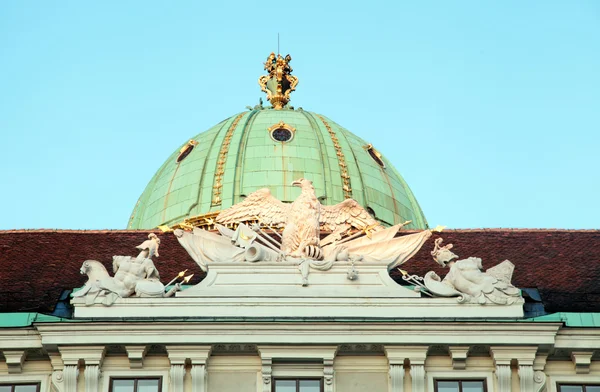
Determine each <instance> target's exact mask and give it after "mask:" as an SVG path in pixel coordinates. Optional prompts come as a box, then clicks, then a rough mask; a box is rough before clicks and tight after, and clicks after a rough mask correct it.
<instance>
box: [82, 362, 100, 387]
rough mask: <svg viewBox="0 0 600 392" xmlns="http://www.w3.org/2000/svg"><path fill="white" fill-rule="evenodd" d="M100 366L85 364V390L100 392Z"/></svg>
mask: <svg viewBox="0 0 600 392" xmlns="http://www.w3.org/2000/svg"><path fill="white" fill-rule="evenodd" d="M99 383H100V366H99V365H86V366H85V392H98V391H99V390H100V385H99Z"/></svg>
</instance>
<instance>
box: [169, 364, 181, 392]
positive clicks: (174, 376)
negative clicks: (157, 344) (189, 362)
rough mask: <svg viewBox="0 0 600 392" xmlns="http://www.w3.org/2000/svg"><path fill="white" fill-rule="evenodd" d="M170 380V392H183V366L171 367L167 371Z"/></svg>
mask: <svg viewBox="0 0 600 392" xmlns="http://www.w3.org/2000/svg"><path fill="white" fill-rule="evenodd" d="M169 376H170V378H171V389H170V391H172V392H183V379H184V377H185V366H184V365H171V370H170V371H169Z"/></svg>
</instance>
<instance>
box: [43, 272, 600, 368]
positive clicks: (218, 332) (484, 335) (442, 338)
mask: <svg viewBox="0 0 600 392" xmlns="http://www.w3.org/2000/svg"><path fill="white" fill-rule="evenodd" d="M236 268H239V267H236ZM145 299H146V298H134V299H131V300H136V301H138V302H143V300H145ZM175 299H177V298H171V300H169V301H165V300H164V299H161V301H162V302H164V303H167V304H168V303H170V302H172V300H175ZM186 299H187V298H186ZM182 300H183V299H182ZM403 300H404V298H397V299H395V301H396V302H402V301H403ZM406 300H407V301H412V302H413V303H414V302H421V301H415V300H414V299H413V298H406ZM441 302H442V303H443V302H444V301H441ZM169 306H174V305H169ZM338 306H339V304H338ZM485 307H487V305H486V306H483V307H480V308H485ZM113 310H115V309H114V308H111V311H113ZM269 320H273V319H269ZM392 320H393V319H392ZM272 322H277V319H276V321H272ZM84 324H85V325H84ZM560 327H561V324H558V323H521V322H519V323H513V322H507V321H503V322H491V321H489V322H468V323H461V325H460V327H458V326H457V325H455V323H447V322H446V323H443V322H434V321H431V322H427V323H423V322H419V321H407V320H404V321H403V322H394V321H390V322H388V323H385V324H381V326H380V327H378V329H377V332H378V333H377V334H374V333H373V332H372V331H373V326H372V325H371V324H368V323H365V322H362V321H353V320H347V319H346V320H344V321H339V320H336V319H332V320H330V321H328V322H327V323H307V322H306V321H304V322H296V321H287V324H286V328H279V329H273V327H272V325H271V324H269V323H265V322H262V320H261V319H260V318H257V321H256V322H249V323H239V324H232V323H225V322H218V321H215V322H214V323H189V322H185V321H182V322H173V323H166V324H161V323H123V322H112V321H106V322H103V323H39V324H37V325H36V328H37V330H38V332H39V333H40V335H41V338H42V339H43V340H44V344H46V345H48V346H51V345H59V349H60V348H61V347H60V345H61V344H86V343H87V344H115V343H118V342H123V341H127V342H129V343H130V344H132V345H134V344H139V345H141V344H164V342H165V341H168V342H172V343H173V344H180V345H195V344H213V343H214V344H218V343H222V342H223V341H224V340H225V341H226V342H228V343H229V342H231V343H233V342H236V343H239V344H255V343H257V342H259V343H260V344H261V345H262V346H261V347H262V348H263V349H264V348H266V347H274V346H272V345H277V344H281V342H286V344H291V345H292V344H296V345H305V344H306V342H307V341H310V342H311V343H312V344H323V345H330V344H331V343H332V342H333V343H335V344H338V343H339V344H343V343H346V342H352V341H360V342H364V343H371V344H385V345H386V346H385V347H386V351H387V350H388V349H389V348H390V347H403V346H404V345H406V346H405V347H408V346H409V345H418V344H424V345H433V344H447V342H448V336H451V337H452V341H453V342H454V344H456V345H467V344H477V343H479V344H481V343H482V342H483V343H486V344H490V343H491V344H510V345H515V346H516V345H519V344H536V345H538V344H539V345H552V344H553V342H554V339H555V337H556V333H557V331H558V329H559V328H560ZM183 329H185V331H186V333H185V334H182V333H181V331H182V330H183ZM225 329H226V330H227V331H228V334H227V336H226V337H224V336H223V330H225ZM332 336H335V339H334V340H332ZM225 338H226V339H225ZM63 347H64V346H63ZM311 347H313V346H311ZM320 347H322V346H320ZM334 347H337V346H334ZM413 347H415V346H413ZM589 347H595V346H589ZM599 347H600V346H599ZM425 349H426V347H425ZM280 351H282V352H285V347H284V348H282V349H281V350H280ZM313 358H314V357H313Z"/></svg>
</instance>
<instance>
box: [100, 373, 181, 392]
mask: <svg viewBox="0 0 600 392" xmlns="http://www.w3.org/2000/svg"><path fill="white" fill-rule="evenodd" d="M134 378H138V379H148V378H159V379H160V382H159V385H160V390H161V391H162V392H167V391H168V390H169V384H168V382H169V370H145V369H138V371H135V372H134V371H133V370H132V369H126V370H121V369H118V370H117V369H114V370H103V371H102V377H101V378H100V384H99V391H104V392H112V383H111V380H112V379H121V380H128V379H129V380H130V379H134Z"/></svg>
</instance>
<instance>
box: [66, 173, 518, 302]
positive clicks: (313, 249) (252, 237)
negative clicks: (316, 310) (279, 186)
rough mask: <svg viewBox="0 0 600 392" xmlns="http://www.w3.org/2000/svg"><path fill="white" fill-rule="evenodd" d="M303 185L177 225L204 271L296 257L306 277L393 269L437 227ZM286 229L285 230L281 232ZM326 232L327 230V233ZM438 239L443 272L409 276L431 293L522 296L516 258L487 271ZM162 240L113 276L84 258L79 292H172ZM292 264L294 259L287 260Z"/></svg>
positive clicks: (473, 298)
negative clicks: (373, 266)
mask: <svg viewBox="0 0 600 392" xmlns="http://www.w3.org/2000/svg"><path fill="white" fill-rule="evenodd" d="M292 185H293V186H297V187H300V188H301V193H300V196H299V197H298V198H297V199H296V200H295V201H294V202H293V203H283V202H282V201H280V200H278V199H276V198H275V197H273V196H272V195H271V193H270V191H269V190H268V189H261V190H258V191H256V192H254V193H252V194H250V195H248V196H247V197H246V198H245V199H244V200H243V201H242V202H240V203H238V204H235V205H233V206H232V207H230V208H228V209H226V210H224V211H222V212H221V213H220V214H219V215H218V216H217V218H216V222H215V227H216V229H217V231H216V232H213V231H208V230H203V229H200V228H194V229H193V230H192V231H186V230H182V229H176V230H175V231H174V234H175V236H176V237H177V240H178V241H179V243H180V244H181V245H182V246H183V248H184V249H185V250H186V251H187V252H188V254H189V255H190V256H191V257H192V259H193V260H194V261H195V262H196V263H197V264H198V266H199V267H200V268H201V269H202V270H203V271H205V272H206V271H208V270H209V266H210V264H211V263H238V262H251V263H256V262H281V261H286V262H291V265H296V266H297V268H298V269H299V270H300V273H301V275H302V285H303V286H307V285H308V275H309V271H310V269H315V270H319V271H328V270H329V269H331V268H332V266H333V265H334V263H338V262H346V264H348V263H349V265H350V267H349V269H348V272H347V279H348V280H350V281H355V280H357V279H359V270H360V268H357V266H358V265H359V263H369V262H380V263H381V262H385V263H386V264H387V267H388V270H392V269H394V268H397V267H398V266H400V265H402V264H404V263H405V262H406V261H408V260H409V259H410V258H411V257H413V256H414V255H415V254H416V253H417V252H418V251H419V249H421V247H422V246H423V244H424V243H425V241H427V239H429V238H430V237H431V236H432V231H433V230H423V231H420V232H417V233H411V234H405V235H399V234H400V230H401V229H402V227H403V226H405V225H406V224H408V223H410V222H405V223H403V224H398V225H395V226H392V227H388V228H385V227H383V226H382V225H380V224H379V223H378V222H377V221H376V220H375V219H374V218H373V217H372V216H371V215H370V214H369V213H368V212H367V211H366V210H365V209H364V208H363V207H362V206H360V205H359V204H358V202H356V201H355V200H353V199H347V200H345V201H343V202H341V203H339V204H337V205H333V206H325V205H321V203H320V202H319V200H318V198H317V197H316V194H315V189H314V187H313V185H312V182H311V181H309V180H306V179H299V180H296V181H294V182H293V183H292ZM280 231H281V233H280ZM323 233H329V234H327V235H325V236H324V237H323V238H321V237H322V235H324V234H323ZM441 243H442V239H441V238H438V239H437V240H436V241H435V248H434V250H433V252H432V253H431V254H432V256H433V258H434V260H435V261H436V262H437V263H438V264H440V265H441V266H443V267H447V268H449V272H448V274H447V275H446V276H445V277H444V279H441V278H440V277H439V276H438V275H437V274H436V273H435V272H433V271H431V272H428V273H427V274H426V275H425V277H424V278H420V277H417V276H415V275H411V276H409V277H408V278H406V275H407V273H405V272H404V271H403V274H405V280H407V281H410V282H412V283H413V284H416V285H418V286H420V287H419V288H421V289H422V292H424V293H425V294H426V295H429V296H433V297H456V298H457V301H458V302H459V303H475V304H496V305H511V304H514V303H518V302H519V301H521V302H522V301H523V300H522V298H521V296H520V292H519V290H518V289H517V288H516V287H514V286H513V285H512V284H511V278H512V271H513V269H514V266H513V265H512V263H510V261H508V260H506V261H504V262H503V263H501V264H499V265H497V266H496V267H494V268H491V269H488V270H487V271H486V272H483V271H482V269H483V268H482V261H481V259H479V258H475V257H470V258H467V259H464V260H458V261H455V259H457V258H458V256H456V255H455V254H454V253H452V252H451V251H450V249H451V248H452V245H451V244H450V245H446V246H441ZM159 244H160V240H159V239H158V237H157V236H156V235H155V234H154V233H151V234H150V235H149V237H148V240H147V241H144V243H142V244H141V245H139V246H138V247H137V248H138V249H140V250H141V252H140V254H139V255H138V256H137V257H135V258H134V257H131V256H113V271H114V273H115V274H114V276H113V277H111V276H110V275H109V274H108V272H107V271H106V269H105V268H104V266H103V265H102V264H101V263H100V262H98V261H94V260H86V261H85V262H84V263H83V265H82V267H81V273H82V274H86V275H87V276H88V278H89V279H88V281H87V283H86V284H85V286H84V287H83V288H82V289H81V290H79V291H78V292H76V293H75V294H74V297H84V298H85V302H86V304H88V305H89V304H94V303H98V302H100V303H103V304H104V305H111V304H113V303H114V302H115V301H116V300H117V299H118V298H127V297H132V296H135V297H169V296H172V295H174V294H175V292H177V291H178V290H180V286H179V285H178V284H177V285H175V287H174V288H173V289H171V290H170V291H169V292H166V293H165V286H164V285H163V284H162V283H161V282H160V277H159V273H158V270H157V269H156V267H155V266H154V262H153V261H152V257H154V256H157V257H158V247H159ZM288 264H290V263H288Z"/></svg>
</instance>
